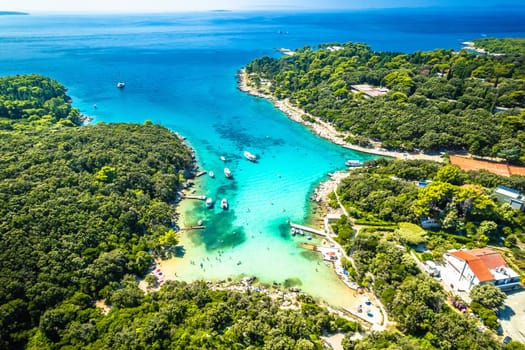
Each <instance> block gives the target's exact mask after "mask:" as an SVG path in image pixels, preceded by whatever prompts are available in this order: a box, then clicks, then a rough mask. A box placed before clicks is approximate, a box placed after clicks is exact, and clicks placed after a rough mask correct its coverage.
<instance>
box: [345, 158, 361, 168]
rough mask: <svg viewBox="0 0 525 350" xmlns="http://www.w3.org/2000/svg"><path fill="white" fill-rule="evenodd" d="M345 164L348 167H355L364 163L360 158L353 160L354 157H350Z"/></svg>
mask: <svg viewBox="0 0 525 350" xmlns="http://www.w3.org/2000/svg"><path fill="white" fill-rule="evenodd" d="M345 165H346V166H347V167H353V168H356V167H360V166H362V165H363V163H361V161H359V160H352V159H349V160H347V161H346V162H345Z"/></svg>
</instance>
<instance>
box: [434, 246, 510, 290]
mask: <svg viewBox="0 0 525 350" xmlns="http://www.w3.org/2000/svg"><path fill="white" fill-rule="evenodd" d="M443 257H444V258H445V268H444V272H445V273H443V274H442V277H443V280H444V281H445V282H446V283H447V284H448V285H449V286H451V288H452V289H456V290H459V291H466V292H468V291H470V289H471V288H472V287H474V286H475V285H477V284H485V283H492V284H494V285H495V286H496V287H499V288H500V289H501V290H510V289H515V288H519V287H520V279H519V275H518V274H517V273H516V272H515V271H514V270H512V269H511V268H510V267H509V266H508V265H507V263H506V262H505V260H504V259H503V258H502V257H501V255H500V254H499V253H497V252H495V251H493V250H491V249H487V248H482V249H472V250H456V251H449V252H447V253H445V255H444V256H443Z"/></svg>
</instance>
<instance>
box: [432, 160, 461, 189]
mask: <svg viewBox="0 0 525 350" xmlns="http://www.w3.org/2000/svg"><path fill="white" fill-rule="evenodd" d="M434 180H435V181H441V182H448V183H449V184H452V185H461V184H462V183H463V181H462V178H461V170H460V169H459V168H458V167H457V166H454V165H445V166H444V167H442V168H441V169H439V170H438V172H437V173H436V176H435V177H434Z"/></svg>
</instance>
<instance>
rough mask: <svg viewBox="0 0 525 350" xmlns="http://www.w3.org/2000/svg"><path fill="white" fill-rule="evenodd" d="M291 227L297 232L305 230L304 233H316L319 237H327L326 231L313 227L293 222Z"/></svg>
mask: <svg viewBox="0 0 525 350" xmlns="http://www.w3.org/2000/svg"><path fill="white" fill-rule="evenodd" d="M290 227H293V228H295V229H296V230H303V231H304V232H310V233H314V234H316V235H319V236H323V237H326V233H325V232H324V231H322V230H318V229H315V228H312V227H308V226H303V225H298V224H294V223H293V222H290Z"/></svg>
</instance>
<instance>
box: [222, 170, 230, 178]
mask: <svg viewBox="0 0 525 350" xmlns="http://www.w3.org/2000/svg"><path fill="white" fill-rule="evenodd" d="M224 176H226V177H227V178H231V177H232V172H231V171H230V169H228V168H224Z"/></svg>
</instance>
